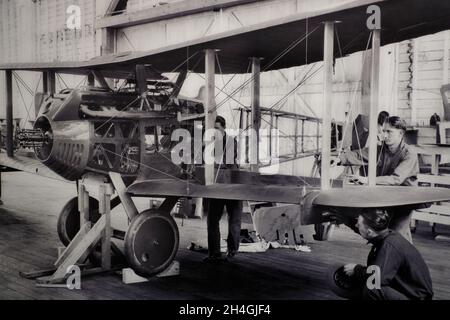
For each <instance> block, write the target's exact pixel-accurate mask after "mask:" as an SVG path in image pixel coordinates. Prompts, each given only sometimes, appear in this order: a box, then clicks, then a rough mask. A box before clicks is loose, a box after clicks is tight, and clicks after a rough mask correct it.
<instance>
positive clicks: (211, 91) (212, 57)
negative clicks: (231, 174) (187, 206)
mask: <svg viewBox="0 0 450 320" xmlns="http://www.w3.org/2000/svg"><path fill="white" fill-rule="evenodd" d="M215 69H216V53H215V51H214V50H213V49H206V50H205V78H206V84H205V85H206V97H205V109H206V110H205V112H206V116H205V131H206V130H209V129H213V128H214V123H215V121H216V112H215V110H214V108H215V106H216V101H215V76H216V70H215ZM211 143H214V142H211ZM213 183H214V163H213V164H206V163H205V184H206V185H208V184H213Z"/></svg>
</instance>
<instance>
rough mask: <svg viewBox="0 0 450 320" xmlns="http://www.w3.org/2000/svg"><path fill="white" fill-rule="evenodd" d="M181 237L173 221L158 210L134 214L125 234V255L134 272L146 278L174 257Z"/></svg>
mask: <svg viewBox="0 0 450 320" xmlns="http://www.w3.org/2000/svg"><path fill="white" fill-rule="evenodd" d="M179 242H180V237H179V233H178V227H177V224H176V222H175V220H174V219H173V218H172V217H171V216H170V215H169V214H165V213H164V212H162V211H160V210H157V209H149V210H145V211H144V212H142V213H141V214H138V215H137V216H135V217H134V218H133V219H132V220H131V223H130V225H129V227H128V230H127V232H126V234H125V257H126V259H127V261H128V263H129V265H130V267H131V268H132V269H133V270H134V271H135V272H136V274H138V275H140V276H142V277H149V276H151V275H154V274H157V273H159V272H161V271H163V270H165V269H166V268H167V267H168V266H169V265H170V263H171V262H172V261H173V259H174V258H175V255H176V253H177V251H178V245H179Z"/></svg>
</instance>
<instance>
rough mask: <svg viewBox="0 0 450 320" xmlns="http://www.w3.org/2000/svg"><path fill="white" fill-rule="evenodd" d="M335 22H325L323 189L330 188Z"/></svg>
mask: <svg viewBox="0 0 450 320" xmlns="http://www.w3.org/2000/svg"><path fill="white" fill-rule="evenodd" d="M333 51H334V22H331V21H327V22H325V31H324V46H323V63H324V76H323V109H322V119H323V121H322V163H321V176H320V178H321V187H322V189H323V190H327V189H329V188H330V159H331V158H330V148H331V106H332V95H333V53H334V52H333Z"/></svg>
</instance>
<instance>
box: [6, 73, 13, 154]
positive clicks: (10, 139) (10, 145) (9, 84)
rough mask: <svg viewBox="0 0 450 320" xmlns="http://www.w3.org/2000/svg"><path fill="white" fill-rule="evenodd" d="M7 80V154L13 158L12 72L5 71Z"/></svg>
mask: <svg viewBox="0 0 450 320" xmlns="http://www.w3.org/2000/svg"><path fill="white" fill-rule="evenodd" d="M5 78H6V154H7V155H8V157H12V156H13V155H14V151H13V150H14V144H13V125H14V124H13V88H12V70H6V71H5Z"/></svg>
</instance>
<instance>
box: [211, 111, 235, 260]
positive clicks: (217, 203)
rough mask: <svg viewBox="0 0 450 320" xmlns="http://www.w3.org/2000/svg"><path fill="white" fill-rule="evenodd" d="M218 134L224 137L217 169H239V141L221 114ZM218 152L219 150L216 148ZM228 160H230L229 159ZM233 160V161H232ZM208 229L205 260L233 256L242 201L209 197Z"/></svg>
mask: <svg viewBox="0 0 450 320" xmlns="http://www.w3.org/2000/svg"><path fill="white" fill-rule="evenodd" d="M214 128H215V129H216V130H217V135H216V136H219V137H223V150H222V151H221V152H222V157H221V159H222V161H221V163H220V164H216V165H215V167H216V168H217V170H220V169H238V168H239V166H238V164H237V163H238V162H237V143H236V140H235V139H229V137H228V135H227V134H226V132H225V128H226V122H225V119H224V118H223V117H221V116H217V118H216V121H215V123H214ZM230 148H233V150H232V152H233V154H234V156H233V159H232V161H230V160H229V159H227V158H226V155H227V154H229V152H227V150H230ZM216 152H217V150H216ZM227 160H228V161H227ZM230 162H231V163H230ZM206 207H207V212H208V216H207V227H208V228H207V229H208V257H207V258H206V259H205V262H221V261H226V260H227V258H233V257H234V256H235V255H236V253H237V252H238V250H239V241H240V235H241V216H242V201H239V200H228V199H207V206H206ZM224 208H226V209H227V213H228V238H227V248H228V250H227V255H226V257H224V256H222V253H221V252H220V225H219V223H220V219H221V218H222V215H223V209H224Z"/></svg>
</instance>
